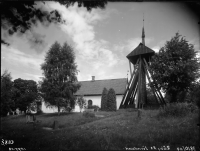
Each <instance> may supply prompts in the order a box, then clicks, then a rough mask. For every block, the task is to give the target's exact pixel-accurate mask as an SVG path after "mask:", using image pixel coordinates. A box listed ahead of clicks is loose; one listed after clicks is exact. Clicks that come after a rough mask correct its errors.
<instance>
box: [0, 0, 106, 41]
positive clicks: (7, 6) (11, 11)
mask: <svg viewBox="0 0 200 151" xmlns="http://www.w3.org/2000/svg"><path fill="white" fill-rule="evenodd" d="M56 1H57V0H56ZM42 2H43V3H44V4H45V5H46V3H47V2H45V1H42ZM57 2H59V3H60V4H62V5H65V6H66V7H69V6H70V5H74V3H75V2H77V3H78V7H81V6H83V7H86V8H87V10H88V11H91V10H92V8H101V9H103V8H105V5H106V4H107V0H101V1H83V0H74V1H57ZM37 3H38V2H37V1H2V2H0V8H1V28H3V29H4V30H6V31H7V33H8V34H9V35H13V34H14V33H15V32H20V33H21V34H24V33H25V32H26V31H27V30H30V31H31V28H32V26H36V25H37V21H40V22H41V23H42V24H43V25H49V24H50V23H52V22H53V23H64V22H65V20H63V19H62V17H61V14H60V13H59V12H58V11H57V10H52V11H51V12H47V11H45V10H42V9H41V8H39V7H37V6H36V4H37ZM35 42H36V43H37V42H38V41H37V40H36V41H35ZM1 43H2V44H6V45H9V43H7V42H6V41H5V39H1Z"/></svg>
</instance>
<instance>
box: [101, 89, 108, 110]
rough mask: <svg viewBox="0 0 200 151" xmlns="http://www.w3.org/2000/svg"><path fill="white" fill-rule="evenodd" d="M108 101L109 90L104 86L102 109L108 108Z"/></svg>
mask: <svg viewBox="0 0 200 151" xmlns="http://www.w3.org/2000/svg"><path fill="white" fill-rule="evenodd" d="M107 102H108V90H107V89H106V88H104V89H103V92H102V95H101V110H102V111H105V110H107Z"/></svg>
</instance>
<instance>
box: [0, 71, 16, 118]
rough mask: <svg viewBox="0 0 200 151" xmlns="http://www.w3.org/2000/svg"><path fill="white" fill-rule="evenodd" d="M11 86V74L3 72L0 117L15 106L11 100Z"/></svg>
mask: <svg viewBox="0 0 200 151" xmlns="http://www.w3.org/2000/svg"><path fill="white" fill-rule="evenodd" d="M12 85H13V84H12V77H11V74H10V73H8V71H7V70H5V71H4V73H3V74H2V75H1V115H3V116H5V115H6V114H7V113H8V112H9V111H10V110H11V108H12V107H14V105H15V104H14V101H13V100H12Z"/></svg>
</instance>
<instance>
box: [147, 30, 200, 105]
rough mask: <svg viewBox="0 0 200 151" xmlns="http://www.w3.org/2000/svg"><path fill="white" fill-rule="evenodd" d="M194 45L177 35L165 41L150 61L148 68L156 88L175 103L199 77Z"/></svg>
mask: <svg viewBox="0 0 200 151" xmlns="http://www.w3.org/2000/svg"><path fill="white" fill-rule="evenodd" d="M198 59H199V58H197V56H196V52H195V50H194V45H193V44H189V43H188V41H186V39H185V38H184V37H183V36H181V35H180V34H179V33H176V35H175V36H174V37H173V38H172V39H171V40H170V41H167V42H166V44H165V46H164V47H162V48H161V49H160V50H159V53H158V54H155V56H154V57H153V59H152V62H151V65H150V68H151V70H152V71H153V77H154V80H155V81H156V83H157V85H158V87H159V88H160V89H162V90H163V91H164V92H166V93H167V94H169V95H170V96H171V99H170V102H176V101H177V95H178V93H179V92H182V91H188V90H189V88H190V86H191V84H192V83H193V82H195V80H196V79H197V78H198V77H199V66H200V64H199V62H198Z"/></svg>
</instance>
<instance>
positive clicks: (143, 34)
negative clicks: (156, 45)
mask: <svg viewBox="0 0 200 151" xmlns="http://www.w3.org/2000/svg"><path fill="white" fill-rule="evenodd" d="M144 38H145V33H144V13H143V28H142V44H143V45H145V40H144Z"/></svg>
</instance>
